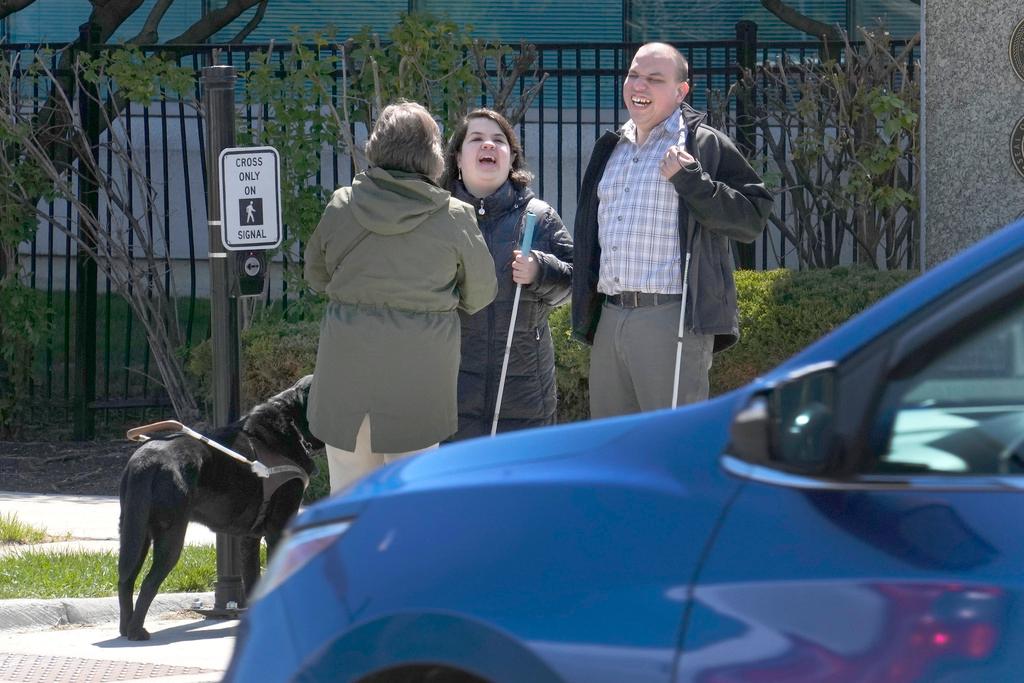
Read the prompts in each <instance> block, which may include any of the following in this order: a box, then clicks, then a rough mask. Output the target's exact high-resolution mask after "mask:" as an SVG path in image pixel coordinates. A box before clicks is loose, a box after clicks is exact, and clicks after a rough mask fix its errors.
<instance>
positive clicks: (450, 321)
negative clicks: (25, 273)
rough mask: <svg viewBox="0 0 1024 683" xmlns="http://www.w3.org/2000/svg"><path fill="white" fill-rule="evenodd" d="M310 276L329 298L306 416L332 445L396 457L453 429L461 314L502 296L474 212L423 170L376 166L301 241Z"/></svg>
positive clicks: (341, 193)
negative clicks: (362, 429) (360, 443)
mask: <svg viewBox="0 0 1024 683" xmlns="http://www.w3.org/2000/svg"><path fill="white" fill-rule="evenodd" d="M305 277H306V281H307V282H308V283H309V285H310V286H311V287H312V288H313V289H314V290H317V291H323V292H326V293H327V296H328V299H329V302H328V305H327V308H326V310H325V312H324V318H323V321H322V322H321V326H320V344H319V347H318V350H317V359H316V370H315V372H314V374H313V386H312V388H311V389H310V395H309V408H308V417H309V423H310V427H311V428H312V431H313V433H314V434H315V435H316V436H317V437H318V438H319V439H321V440H322V441H324V442H325V443H328V444H330V445H331V446H334V447H336V448H341V449H344V450H347V451H352V450H355V441H356V434H357V432H358V430H359V425H360V424H361V422H362V419H363V417H364V416H365V415H367V414H369V415H370V434H371V437H370V438H371V442H372V443H371V448H372V450H373V451H374V452H377V453H401V452H406V451H411V450H417V449H420V448H424V447H426V446H429V445H431V444H434V443H437V442H438V441H441V440H443V439H445V438H447V437H448V436H450V435H451V434H452V433H454V432H455V430H456V429H457V427H458V411H457V397H456V382H457V377H458V370H459V344H460V328H459V316H458V311H459V310H463V311H465V312H467V313H475V312H476V311H478V310H480V309H482V308H484V307H485V306H487V304H489V303H490V302H491V301H492V300H493V299H494V296H495V293H496V291H497V281H496V279H495V274H494V262H493V260H492V259H491V255H490V252H489V251H488V249H487V245H486V244H485V243H484V239H483V237H482V235H481V234H480V230H479V228H478V227H477V224H476V218H475V216H474V214H473V209H472V207H470V206H469V205H468V204H465V203H464V202H461V201H459V200H457V199H454V198H453V197H452V196H451V194H450V193H449V192H448V191H447V190H443V189H441V188H439V187H438V186H437V185H434V184H433V183H431V182H429V181H427V180H426V179H424V177H423V176H420V175H417V174H413V173H404V172H399V171H388V170H385V169H381V168H371V169H370V170H369V171H367V172H365V173H360V174H358V175H357V176H356V177H355V178H354V179H353V181H352V186H351V187H343V188H341V189H339V190H337V191H336V192H335V193H334V196H333V197H332V198H331V201H330V202H329V203H328V204H327V208H326V209H325V210H324V214H323V217H322V218H321V219H320V223H319V224H318V225H317V227H316V230H315V231H314V233H313V236H312V237H311V238H310V240H309V243H308V244H307V246H306V252H305Z"/></svg>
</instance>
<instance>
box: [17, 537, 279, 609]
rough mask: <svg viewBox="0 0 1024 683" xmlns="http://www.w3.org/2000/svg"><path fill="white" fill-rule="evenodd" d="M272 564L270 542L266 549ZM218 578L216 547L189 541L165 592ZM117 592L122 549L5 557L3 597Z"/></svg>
mask: <svg viewBox="0 0 1024 683" xmlns="http://www.w3.org/2000/svg"><path fill="white" fill-rule="evenodd" d="M260 555H261V561H262V562H263V563H264V564H265V563H266V546H264V547H263V548H262V550H261V552H260ZM151 559H152V555H150V557H149V558H147V559H146V563H145V565H144V566H143V568H142V571H141V572H140V573H139V578H138V580H137V581H136V587H135V589H136V591H137V590H138V586H139V585H140V584H141V583H142V578H143V577H144V576H145V575H146V572H148V571H149V567H150V564H151ZM216 580H217V553H216V550H215V548H214V547H213V546H204V545H187V546H185V549H184V550H183V551H182V553H181V559H180V560H179V561H178V564H177V566H176V567H175V568H174V569H173V570H172V571H171V574H170V576H168V577H167V580H165V581H164V582H163V585H161V586H160V592H161V593H188V592H206V591H211V590H213V584H214V581H216ZM111 595H117V553H115V552H113V551H108V552H102V553H97V552H84V551H72V552H63V553H53V552H41V551H36V550H33V551H26V552H22V553H13V554H11V555H8V556H5V557H0V599H10V598H44V599H47V598H100V597H107V596H111Z"/></svg>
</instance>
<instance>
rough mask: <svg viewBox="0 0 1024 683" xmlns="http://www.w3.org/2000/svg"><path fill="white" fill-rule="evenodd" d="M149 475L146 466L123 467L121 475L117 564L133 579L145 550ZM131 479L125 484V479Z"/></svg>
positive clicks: (149, 505)
mask: <svg viewBox="0 0 1024 683" xmlns="http://www.w3.org/2000/svg"><path fill="white" fill-rule="evenodd" d="M152 477H153V475H152V472H151V471H150V470H149V469H146V470H143V471H141V472H140V471H133V470H132V469H131V468H130V467H126V468H125V470H124V473H123V474H122V475H121V486H120V490H119V495H120V499H121V515H120V517H119V518H118V523H117V526H118V531H119V532H120V533H119V534H118V536H119V537H120V546H121V547H120V554H119V556H118V563H119V565H121V570H122V571H126V573H127V574H128V575H130V576H131V577H132V578H133V579H134V577H135V576H136V575H137V574H138V573H139V569H141V568H142V561H143V560H144V559H145V557H146V553H147V552H149V528H148V527H149V517H150V508H151V507H152V503H153V487H152V485H151V483H152V482H151V481H150V480H151V479H152ZM130 479H134V481H132V482H131V483H130V484H129V480H130Z"/></svg>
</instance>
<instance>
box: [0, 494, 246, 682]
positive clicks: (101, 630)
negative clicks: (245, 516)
mask: <svg viewBox="0 0 1024 683" xmlns="http://www.w3.org/2000/svg"><path fill="white" fill-rule="evenodd" d="M6 514H14V515H16V516H17V518H18V520H20V521H21V522H25V523H27V524H31V525H33V526H37V527H42V528H43V529H45V530H46V532H47V533H48V534H50V535H51V536H53V537H56V538H60V539H62V540H60V541H59V542H56V543H46V544H40V545H32V546H0V557H2V556H3V555H5V554H10V553H20V552H25V551H26V550H28V549H34V550H43V551H47V552H58V553H59V552H62V551H66V550H69V549H72V550H73V549H82V550H97V551H109V552H112V553H114V554H115V555H116V553H117V551H118V540H117V539H118V532H117V525H118V517H119V514H120V504H119V502H118V499H117V498H116V497H114V496H70V495H57V494H53V495H47V494H30V493H8V492H2V491H0V515H6ZM65 537H67V539H66V540H63V539H65ZM215 539H216V535H215V534H214V533H213V532H211V531H209V530H208V529H206V528H205V527H203V526H201V525H198V524H192V525H190V526H189V529H188V533H187V535H186V539H185V542H186V543H190V544H207V545H213V544H214V543H215ZM140 580H141V577H140ZM112 588H113V587H112ZM194 607H201V608H203V609H210V608H212V607H213V594H212V593H178V594H165V595H159V596H157V599H156V600H155V601H154V602H153V606H152V607H151V609H150V611H149V615H148V616H147V619H146V629H147V630H148V631H149V632H150V634H151V636H152V637H151V639H150V640H149V641H146V642H131V641H128V640H126V639H124V638H121V637H120V635H119V633H118V624H117V619H118V607H117V598H115V597H109V598H77V599H57V600H35V599H25V600H0V683H10V682H13V681H19V682H27V681H47V682H54V683H56V682H63V681H67V682H77V681H86V680H122V681H136V682H138V681H149V680H153V681H161V683H186V682H187V683H199V682H200V681H218V680H220V678H221V677H222V676H223V673H224V670H225V669H226V668H227V663H228V660H229V659H230V656H231V651H232V648H233V647H234V635H235V628H236V626H237V622H236V621H231V620H215V619H211V620H207V619H204V618H203V617H201V616H200V615H198V614H196V613H195V612H191V611H189V610H190V609H191V608H194Z"/></svg>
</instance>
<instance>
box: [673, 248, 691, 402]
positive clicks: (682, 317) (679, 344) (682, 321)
mask: <svg viewBox="0 0 1024 683" xmlns="http://www.w3.org/2000/svg"><path fill="white" fill-rule="evenodd" d="M689 280H690V251H689V250H687V251H686V262H685V263H684V264H683V303H681V304H680V305H679V334H678V335H677V336H676V378H675V381H673V382H672V407H673V408H675V407H676V406H677V405H679V370H680V368H681V367H682V364H683V331H684V330H685V329H686V328H685V326H686V285H687V284H688V282H689Z"/></svg>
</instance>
